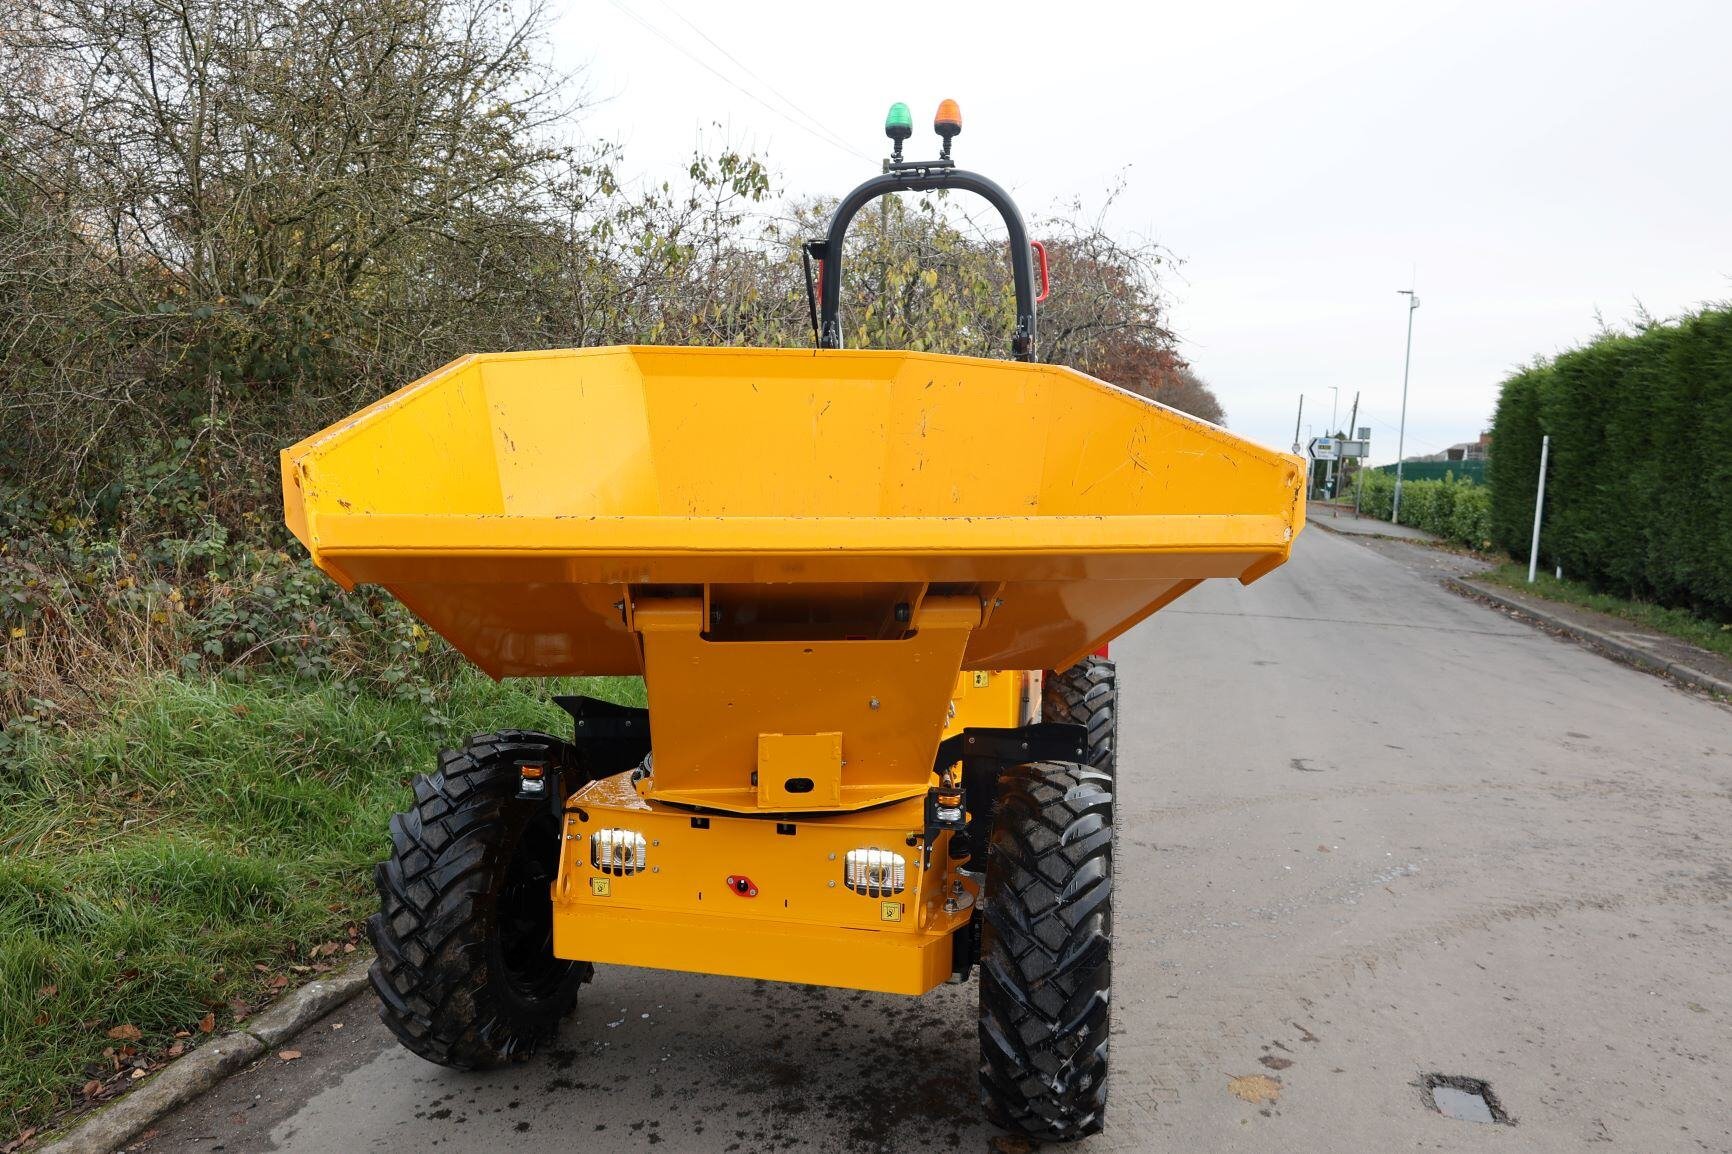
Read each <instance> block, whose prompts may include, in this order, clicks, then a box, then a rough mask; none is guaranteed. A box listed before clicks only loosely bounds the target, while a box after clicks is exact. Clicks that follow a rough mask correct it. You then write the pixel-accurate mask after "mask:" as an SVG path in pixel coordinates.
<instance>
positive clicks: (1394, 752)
mask: <svg viewBox="0 0 1732 1154" xmlns="http://www.w3.org/2000/svg"><path fill="white" fill-rule="evenodd" d="M1452 564H1453V562H1451V561H1449V560H1448V559H1447V558H1446V557H1445V556H1444V555H1442V554H1438V553H1436V552H1433V551H1430V550H1425V549H1423V548H1419V547H1413V546H1405V545H1397V544H1392V543H1376V544H1375V545H1374V546H1368V545H1366V544H1361V543H1359V542H1355V541H1349V540H1347V539H1344V538H1341V537H1336V536H1332V535H1330V534H1327V533H1324V532H1320V531H1318V530H1317V529H1315V528H1312V529H1310V530H1309V531H1308V532H1306V533H1305V534H1304V535H1303V536H1302V537H1301V539H1300V542H1299V545H1298V547H1297V549H1296V552H1295V557H1294V560H1293V561H1292V563H1291V564H1289V565H1288V566H1287V567H1286V568H1285V569H1283V570H1280V571H1278V572H1276V573H1275V574H1273V575H1271V576H1270V577H1268V578H1266V579H1265V580H1263V581H1262V582H1260V583H1258V584H1257V585H1255V586H1252V587H1250V588H1248V589H1244V588H1240V587H1237V586H1234V585H1229V584H1221V585H1218V586H1217V587H1214V588H1205V589H1201V590H1198V591H1197V592H1195V593H1193V594H1191V595H1190V596H1188V597H1186V598H1184V599H1183V600H1182V601H1180V602H1179V603H1178V604H1176V605H1175V606H1173V607H1172V608H1170V609H1168V610H1166V611H1164V612H1162V613H1160V614H1158V615H1157V616H1156V617H1155V618H1154V619H1153V620H1152V621H1150V622H1149V623H1148V624H1146V625H1145V626H1143V627H1142V628H1140V629H1139V630H1138V631H1137V632H1136V633H1135V634H1133V635H1132V636H1130V637H1128V638H1126V639H1124V640H1122V641H1121V642H1119V643H1117V644H1116V645H1115V655H1116V656H1117V658H1118V659H1119V662H1120V667H1121V677H1122V682H1123V686H1124V689H1123V692H1124V694H1125V700H1124V705H1125V709H1124V711H1123V719H1122V723H1121V724H1122V727H1123V728H1122V745H1123V752H1122V754H1121V758H1122V760H1121V767H1120V787H1121V792H1120V803H1119V804H1120V808H1119V829H1120V851H1119V859H1118V883H1119V885H1118V889H1117V896H1116V903H1117V905H1116V935H1117V941H1116V946H1115V949H1116V954H1115V963H1114V964H1115V970H1116V976H1117V979H1118V980H1117V982H1116V983H1115V989H1114V991H1113V993H1114V1001H1113V1012H1114V1017H1115V1022H1114V1038H1113V1050H1112V1054H1113V1075H1112V1077H1113V1085H1112V1092H1111V1093H1112V1101H1111V1115H1110V1120H1109V1128H1108V1130H1107V1132H1106V1133H1105V1134H1103V1135H1101V1136H1099V1137H1098V1138H1095V1139H1092V1140H1090V1141H1089V1142H1088V1143H1086V1144H1084V1145H1083V1146H1081V1147H1078V1148H1077V1149H1079V1150H1086V1151H1105V1150H1137V1151H1147V1150H1171V1151H1187V1152H1189V1151H1214V1150H1222V1151H1227V1150H1256V1151H1266V1150H1276V1151H1299V1152H1303V1151H1360V1150H1366V1151H1373V1150H1375V1151H1385V1150H1421V1149H1422V1150H1499V1151H1512V1150H1523V1151H1525V1150H1545V1151H1572V1152H1573V1151H1581V1150H1583V1149H1586V1148H1590V1147H1591V1148H1599V1147H1598V1146H1597V1145H1596V1144H1604V1145H1605V1146H1607V1147H1609V1148H1612V1149H1624V1150H1632V1151H1642V1152H1650V1151H1670V1150H1706V1151H1728V1150H1732V1091H1729V1090H1728V1086H1727V1069H1728V1067H1729V1066H1732V710H1728V709H1727V708H1726V707H1724V706H1721V705H1716V704H1713V703H1711V702H1709V701H1706V700H1704V699H1702V698H1700V697H1697V696H1693V695H1691V694H1689V693H1687V692H1685V691H1683V690H1680V689H1677V688H1675V687H1673V686H1671V685H1670V684H1668V683H1666V682H1664V681H1661V680H1659V679H1657V678H1655V677H1652V676H1649V675H1647V674H1644V673H1639V672H1636V671H1633V670H1630V669H1626V668H1624V667H1622V666H1619V665H1617V664H1614V663H1612V662H1611V661H1609V660H1607V659H1605V658H1602V657H1600V656H1597V655H1595V654H1593V653H1591V652H1588V651H1586V650H1584V649H1581V648H1578V647H1576V646H1574V645H1572V644H1570V643H1568V642H1564V641H1560V640H1556V639H1553V638H1551V637H1548V636H1546V635H1544V634H1542V633H1539V632H1536V631H1534V630H1532V629H1530V628H1528V627H1526V626H1523V625H1519V624H1516V623H1514V622H1512V621H1510V620H1509V619H1508V618H1506V617H1503V616H1502V615H1500V614H1498V613H1496V612H1494V611H1492V610H1490V609H1487V608H1484V607H1482V606H1480V605H1477V604H1474V603H1472V602H1469V601H1466V600H1463V599H1461V598H1459V597H1457V596H1454V595H1453V594H1450V593H1448V592H1446V591H1444V590H1443V589H1441V588H1440V587H1439V585H1438V583H1437V575H1438V573H1439V571H1441V570H1446V569H1448V568H1449V567H1450V566H1451V565H1452ZM973 1016H974V988H973V986H972V985H970V986H967V987H961V988H952V987H945V988H941V989H940V990H938V991H937V992H935V993H934V994H932V995H930V996H928V997H926V998H922V999H915V1000H910V999H900V998H894V997H888V996H876V995H868V994H859V993H849V992H841V991H832V990H823V989H813V988H806V987H790V986H775V985H770V984H767V983H754V982H749V981H738V980H730V979H720V978H706V977H695V976H688V975H682V974H661V973H655V972H650V971H642V970H621V969H613V970H604V971H603V972H602V973H601V974H600V975H599V976H598V978H597V980H596V982H595V984H594V985H593V986H592V987H589V988H588V989H587V990H586V993H585V996H584V998H583V1000H582V1003H581V1008H580V1010H579V1012H578V1013H577V1015H576V1016H575V1018H574V1020H572V1021H571V1022H569V1023H568V1024H567V1026H566V1028H565V1031H564V1033H563V1034H562V1035H561V1043H560V1045H559V1047H558V1048H557V1049H555V1050H553V1051H552V1052H551V1053H549V1054H546V1055H544V1056H542V1057H540V1058H538V1059H537V1060H535V1061H534V1062H533V1063H531V1064H529V1065H527V1066H524V1067H521V1068H518V1069H514V1070H510V1071H506V1072H501V1073H493V1074H487V1075H471V1074H458V1073H452V1072H449V1071H444V1070H441V1069H438V1068H436V1067H434V1066H431V1065H428V1064H426V1063H424V1062H422V1061H421V1060H419V1059H417V1058H415V1057H412V1056H411V1055H409V1054H408V1053H406V1052H404V1051H402V1050H400V1049H398V1048H397V1047H396V1046H395V1045H394V1044H392V1043H391V1042H390V1040H389V1039H388V1037H387V1036H386V1035H385V1033H384V1031H383V1029H382V1028H381V1027H379V1026H378V1025H377V1023H376V1021H375V1020H374V1014H373V1008H372V1005H371V1004H370V998H368V997H363V998H362V999H360V1000H357V1001H355V1002H353V1003H351V1004H350V1005H349V1006H347V1007H345V1008H343V1009H342V1010H339V1011H338V1012H337V1013H336V1014H334V1015H332V1017H331V1018H330V1019H327V1021H325V1022H323V1023H320V1024H319V1025H318V1026H315V1027H314V1028H313V1029H312V1030H311V1031H309V1032H308V1033H307V1034H306V1035H304V1036H303V1037H302V1038H301V1039H299V1040H297V1042H296V1043H294V1045H295V1048H296V1049H297V1050H299V1051H301V1052H302V1054H303V1055H304V1056H303V1057H302V1058H300V1059H299V1060H296V1061H293V1062H288V1063H285V1062H283V1061H281V1060H279V1059H278V1058H275V1057H271V1058H267V1059H265V1060H264V1061H263V1062H261V1063H259V1064H258V1065H257V1066H255V1067H254V1068H252V1069H251V1070H249V1071H247V1072H245V1073H243V1074H241V1075H239V1076H237V1077H235V1078H233V1079H231V1080H230V1081H229V1082H228V1083H226V1084H225V1085H224V1086H223V1087H222V1088H220V1089H219V1090H218V1091H217V1092H216V1093H215V1094H213V1095H211V1096H210V1097H208V1098H207V1099H206V1100H204V1101H202V1102H200V1103H198V1104H196V1105H195V1106H193V1107H190V1108H188V1109H187V1110H184V1111H182V1112H181V1113H180V1114H178V1115H175V1116H173V1117H171V1118H170V1119H168V1120H166V1121H165V1122H164V1123H163V1124H162V1126H161V1127H160V1129H159V1133H158V1134H157V1136H156V1137H155V1138H153V1139H152V1140H151V1141H149V1142H148V1143H146V1144H145V1146H144V1147H143V1148H144V1149H148V1150H151V1151H167V1150H175V1151H180V1150H186V1151H230V1152H233V1151H258V1150H282V1151H295V1152H319V1154H324V1152H329V1151H420V1150H426V1149H436V1148H456V1149H465V1150H486V1151H503V1150H552V1149H562V1150H565V1149H571V1150H587V1149H607V1150H610V1151H616V1150H617V1151H625V1150H647V1149H651V1148H654V1149H656V1150H657V1151H686V1150H694V1151H708V1150H718V1151H729V1150H742V1151H755V1150H786V1149H798V1150H824V1151H829V1150H868V1151H875V1150H896V1151H900V1150H916V1149H925V1148H930V1149H938V1150H948V1149H961V1150H985V1149H989V1148H991V1147H990V1146H989V1143H990V1140H991V1138H992V1135H993V1132H992V1131H991V1130H990V1129H988V1128H987V1127H985V1126H983V1125H982V1124H980V1123H979V1122H978V1121H977V1114H976V1109H975V1099H974V1062H975V1058H974V1047H975V1042H974V1022H973ZM339 1023H340V1028H339ZM1428 1073H1438V1074H1445V1075H1462V1076H1469V1077H1474V1078H1480V1079H1484V1080H1486V1081H1488V1082H1489V1083H1490V1084H1491V1086H1492V1089H1493V1091H1494V1092H1495V1094H1496V1095H1497V1096H1498V1098H1499V1100H1500V1101H1501V1103H1502V1105H1503V1107H1504V1108H1505V1109H1506V1110H1507V1111H1508V1113H1509V1114H1510V1115H1511V1116H1513V1118H1514V1125H1513V1126H1506V1125H1496V1124H1481V1123H1475V1122H1467V1121H1457V1120H1453V1119H1450V1118H1446V1117H1444V1116H1442V1115H1440V1114H1438V1113H1435V1112H1433V1111H1432V1110H1430V1109H1429V1108H1428V1106H1427V1105H1426V1103H1425V1102H1424V1101H1423V1100H1422V1093H1421V1090H1420V1088H1419V1086H1420V1082H1421V1080H1422V1077H1423V1076H1424V1075H1426V1074H1428ZM1246 1075H1250V1076H1262V1077H1265V1078H1267V1079H1269V1081H1267V1082H1243V1081H1242V1082H1238V1083H1234V1082H1233V1081H1232V1079H1234V1078H1236V1077H1241V1076H1246ZM1235 1086H1237V1087H1238V1088H1239V1089H1240V1090H1242V1091H1245V1092H1246V1093H1247V1094H1250V1092H1251V1091H1252V1090H1254V1089H1261V1090H1262V1091H1264V1092H1265V1093H1268V1092H1274V1093H1278V1095H1279V1096H1278V1098H1276V1099H1274V1100H1273V1101H1270V1100H1267V1099H1265V1100H1263V1101H1260V1102H1253V1101H1247V1100H1245V1099H1244V1098H1243V1097H1241V1096H1239V1095H1236V1094H1235V1093H1234V1092H1233V1090H1234V1087H1235ZM1250 1096H1253V1097H1255V1096H1256V1095H1254V1094H1250ZM1003 1148H1008V1149H1015V1148H1016V1147H1014V1146H1011V1147H1003Z"/></svg>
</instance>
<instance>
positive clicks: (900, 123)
mask: <svg viewBox="0 0 1732 1154" xmlns="http://www.w3.org/2000/svg"><path fill="white" fill-rule="evenodd" d="M884 135H885V136H888V137H889V138H890V159H892V160H901V159H902V142H903V141H904V140H907V139H908V138H909V137H910V136H913V135H914V116H913V114H912V113H910V112H909V111H908V106H907V105H906V104H904V103H902V102H901V101H900V100H898V101H897V102H896V103H895V104H892V105H891V106H890V111H889V112H888V113H887V114H886V115H885V117H884Z"/></svg>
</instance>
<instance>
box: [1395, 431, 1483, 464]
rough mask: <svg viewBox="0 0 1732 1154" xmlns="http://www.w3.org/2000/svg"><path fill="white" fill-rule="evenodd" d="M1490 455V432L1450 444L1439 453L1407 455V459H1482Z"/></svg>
mask: <svg viewBox="0 0 1732 1154" xmlns="http://www.w3.org/2000/svg"><path fill="white" fill-rule="evenodd" d="M1490 456H1491V434H1490V433H1481V434H1480V435H1479V440H1477V441H1463V442H1462V443H1461V444H1459V445H1451V446H1450V447H1449V448H1447V449H1445V450H1444V451H1443V452H1441V453H1432V454H1431V455H1430V456H1427V457H1408V458H1407V460H1409V461H1484V460H1486V459H1487V458H1489V457H1490Z"/></svg>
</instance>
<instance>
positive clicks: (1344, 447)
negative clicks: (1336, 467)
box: [1337, 441, 1371, 461]
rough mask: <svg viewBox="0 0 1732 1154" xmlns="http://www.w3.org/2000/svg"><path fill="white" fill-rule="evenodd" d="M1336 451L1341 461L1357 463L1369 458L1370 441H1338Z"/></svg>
mask: <svg viewBox="0 0 1732 1154" xmlns="http://www.w3.org/2000/svg"><path fill="white" fill-rule="evenodd" d="M1337 443H1338V444H1339V445H1340V449H1339V450H1338V451H1339V452H1340V454H1341V459H1342V460H1343V461H1358V460H1361V459H1363V458H1365V457H1369V456H1371V442H1370V441H1340V442H1337Z"/></svg>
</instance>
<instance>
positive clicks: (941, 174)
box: [807, 161, 1036, 361]
mask: <svg viewBox="0 0 1732 1154" xmlns="http://www.w3.org/2000/svg"><path fill="white" fill-rule="evenodd" d="M890 167H891V171H889V172H885V173H883V174H882V175H879V176H874V177H872V178H871V179H869V180H866V181H864V182H862V183H861V184H860V185H859V186H858V187H856V188H855V189H854V191H853V192H850V193H849V194H848V195H847V196H845V197H843V198H842V203H841V204H838V205H837V206H836V213H835V215H834V216H832V217H831V218H830V227H829V229H828V230H827V231H826V233H825V236H824V239H823V240H821V241H813V242H812V243H811V244H809V245H808V246H807V249H808V251H809V252H810V253H811V254H812V255H813V256H814V257H816V258H817V260H818V269H819V277H818V283H819V288H820V292H819V296H820V297H821V301H820V305H819V307H820V310H821V312H820V323H819V334H818V337H819V344H820V345H821V346H822V347H823V348H826V349H839V348H841V347H842V315H841V314H842V242H843V241H844V240H846V239H847V237H848V225H849V224H850V223H852V222H853V220H854V216H855V214H856V213H858V212H859V211H860V210H861V209H862V208H864V207H865V206H866V205H867V204H869V203H871V202H872V201H874V200H877V199H878V198H879V197H881V196H887V195H889V194H890V193H893V192H934V191H938V190H941V189H949V188H954V189H960V190H962V191H963V192H973V193H977V194H979V195H980V196H982V197H984V198H985V199H986V200H987V202H988V203H990V204H991V205H992V207H994V208H996V209H997V210H998V214H999V216H1001V217H1003V218H1004V227H1005V230H1006V231H1007V232H1008V233H1009V234H1010V268H1011V274H1012V276H1013V277H1014V279H1015V281H1016V332H1015V334H1014V335H1013V336H1012V337H1011V342H1010V349H1011V355H1012V356H1014V357H1015V358H1016V359H1017V360H1019V361H1032V360H1034V352H1035V337H1036V327H1035V295H1034V252H1033V250H1032V248H1030V246H1029V243H1028V228H1027V226H1026V225H1024V224H1023V221H1022V213H1021V212H1019V211H1017V207H1016V202H1015V201H1013V200H1011V199H1010V194H1009V193H1007V192H1005V191H1004V189H1002V188H1000V187H999V186H998V185H997V184H995V183H994V182H992V181H990V180H988V179H986V177H984V176H981V175H980V174H979V173H976V172H967V171H965V170H963V169H960V168H951V167H950V166H949V162H948V161H938V162H933V163H932V164H931V166H928V165H927V164H922V163H909V162H902V163H901V164H892V165H890Z"/></svg>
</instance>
